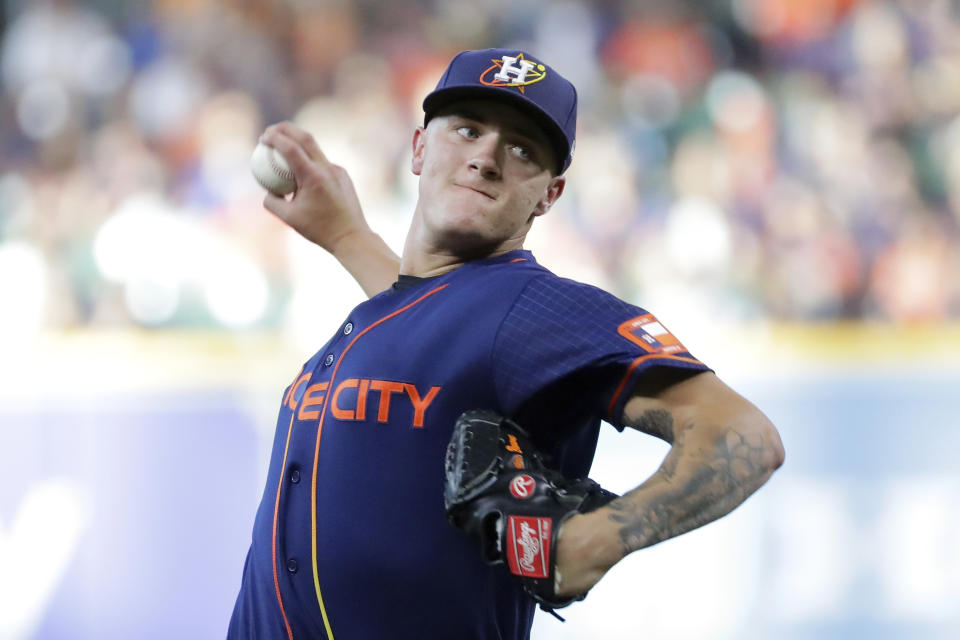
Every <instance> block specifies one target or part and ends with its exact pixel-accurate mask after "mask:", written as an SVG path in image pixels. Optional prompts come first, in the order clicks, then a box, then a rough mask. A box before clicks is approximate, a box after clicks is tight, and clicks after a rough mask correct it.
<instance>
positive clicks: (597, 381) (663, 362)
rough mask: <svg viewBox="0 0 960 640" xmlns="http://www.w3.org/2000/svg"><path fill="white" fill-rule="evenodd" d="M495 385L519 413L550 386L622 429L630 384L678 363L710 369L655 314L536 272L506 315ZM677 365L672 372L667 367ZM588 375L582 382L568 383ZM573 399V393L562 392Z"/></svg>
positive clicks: (496, 357)
mask: <svg viewBox="0 0 960 640" xmlns="http://www.w3.org/2000/svg"><path fill="white" fill-rule="evenodd" d="M492 362H493V369H494V384H495V386H496V391H497V394H498V397H499V399H500V402H501V404H502V406H503V408H504V410H505V411H507V412H508V413H509V414H511V415H512V414H515V413H516V412H518V411H519V410H520V409H521V408H522V407H523V405H524V404H525V403H526V402H527V401H528V400H530V399H531V398H533V397H534V396H539V397H541V398H542V395H543V394H544V393H549V392H550V389H563V393H564V395H565V396H569V394H570V393H571V388H573V389H574V391H573V393H577V392H578V390H582V393H583V394H584V395H585V397H582V398H581V397H577V398H576V402H577V403H582V402H588V403H590V405H591V406H590V407H589V408H590V410H591V411H595V412H596V413H597V415H598V416H600V417H602V418H603V419H605V420H606V421H608V422H610V423H611V424H613V425H614V426H615V427H617V428H618V429H623V426H624V425H623V423H622V419H621V418H622V414H623V407H624V404H625V403H626V401H627V399H628V397H629V395H630V390H631V389H633V388H634V387H635V386H636V384H637V383H638V382H640V381H641V380H650V381H654V380H656V379H657V377H658V376H663V375H665V374H674V373H675V370H676V369H677V368H680V369H687V370H694V371H708V370H709V368H708V367H707V366H706V365H705V364H703V363H702V362H700V361H699V360H697V359H696V358H695V357H693V356H692V355H691V354H690V353H689V352H688V351H687V349H686V347H684V346H683V344H681V343H680V341H679V340H678V339H677V338H676V337H675V336H674V335H673V334H672V333H670V332H669V331H668V330H667V329H666V327H664V326H663V324H662V323H660V322H659V321H658V320H657V319H656V317H654V315H653V314H651V313H649V312H647V311H645V310H644V309H641V308H640V307H636V306H634V305H631V304H629V303H627V302H624V301H623V300H620V299H619V298H617V297H616V296H613V295H611V294H610V293H607V292H606V291H603V290H602V289H598V288H597V287H593V286H591V285H586V284H582V283H579V282H575V281H572V280H567V279H564V278H558V277H556V276H553V275H544V276H540V277H537V278H534V279H532V280H531V281H530V282H529V283H528V284H527V286H526V287H525V288H524V289H523V290H522V291H521V293H520V294H519V296H518V297H517V299H516V301H515V302H514V304H513V306H512V307H511V309H510V310H509V311H508V313H507V315H506V316H505V317H504V319H503V322H502V324H501V326H500V329H499V331H498V333H497V337H496V339H495V341H494V345H493V354H492ZM671 369H673V370H674V371H670V370H671ZM571 380H574V381H588V382H587V383H585V384H579V382H578V383H576V384H574V385H571V384H564V383H565V382H569V381H571ZM557 400H558V402H560V403H566V402H570V400H571V398H569V397H563V398H558V399H557Z"/></svg>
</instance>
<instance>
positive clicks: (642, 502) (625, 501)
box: [606, 424, 779, 555]
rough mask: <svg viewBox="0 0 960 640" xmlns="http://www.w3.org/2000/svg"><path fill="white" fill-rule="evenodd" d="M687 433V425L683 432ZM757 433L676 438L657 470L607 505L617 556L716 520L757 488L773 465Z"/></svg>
mask: <svg viewBox="0 0 960 640" xmlns="http://www.w3.org/2000/svg"><path fill="white" fill-rule="evenodd" d="M690 429H693V425H692V424H690V425H688V426H687V427H685V430H690ZM773 444H774V443H770V442H765V441H764V436H763V434H762V433H759V432H756V431H753V430H750V429H745V428H738V427H736V426H731V427H728V428H726V429H724V430H722V431H721V432H720V434H719V436H718V437H716V439H715V441H714V442H713V443H701V442H700V441H699V440H697V439H685V438H683V436H682V434H681V435H680V436H679V437H678V438H677V440H676V442H675V444H674V446H673V448H672V449H671V450H670V453H669V454H668V455H667V457H666V458H665V459H664V461H663V464H662V465H661V467H660V469H658V470H657V472H656V473H655V474H654V475H653V476H652V477H651V478H650V479H649V480H647V482H645V483H643V484H642V485H640V486H639V487H637V488H636V489H634V490H633V491H630V492H629V493H627V494H626V495H624V496H623V497H621V498H619V499H617V500H614V501H613V502H611V503H610V504H609V505H607V508H606V511H607V517H608V518H609V520H610V521H611V522H613V523H616V524H617V525H619V528H618V537H619V542H620V549H621V553H622V554H623V555H627V554H629V553H631V552H633V551H636V550H637V549H643V548H644V547H649V546H651V545H654V544H656V543H658V542H661V541H663V540H666V539H668V538H673V537H676V536H679V535H681V534H684V533H686V532H688V531H691V530H693V529H696V528H698V527H701V526H703V525H705V524H707V523H708V522H712V521H713V520H716V519H717V518H720V517H722V516H724V515H726V514H727V513H729V512H730V511H732V510H733V509H734V508H736V507H737V506H738V505H740V504H741V503H742V502H743V501H744V500H746V499H747V498H748V497H749V496H750V494H752V493H753V492H754V491H756V490H757V489H758V488H760V486H761V485H763V483H764V482H766V481H767V479H768V478H769V477H770V475H771V474H772V473H773V471H774V470H775V469H776V467H777V465H778V464H779V463H778V462H777V460H776V459H775V457H776V456H775V453H774V452H773V450H774V449H775V448H776V447H774V446H773Z"/></svg>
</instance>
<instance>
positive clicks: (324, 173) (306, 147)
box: [260, 122, 368, 252]
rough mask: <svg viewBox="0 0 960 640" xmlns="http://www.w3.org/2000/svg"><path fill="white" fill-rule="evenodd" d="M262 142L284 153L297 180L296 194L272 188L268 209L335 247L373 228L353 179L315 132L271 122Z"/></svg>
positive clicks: (301, 231)
mask: <svg viewBox="0 0 960 640" xmlns="http://www.w3.org/2000/svg"><path fill="white" fill-rule="evenodd" d="M260 142H261V143H263V144H265V145H268V146H270V147H273V148H274V149H276V151H277V152H278V153H280V154H281V155H282V156H283V158H284V159H285V160H286V162H287V164H288V165H289V167H290V169H291V170H292V172H293V175H294V178H295V180H296V185H297V186H296V191H295V192H294V193H293V197H292V198H290V199H287V198H284V197H281V196H277V195H274V194H272V193H267V195H266V197H265V198H264V200H263V206H264V207H265V208H266V209H267V210H268V211H270V212H271V213H273V214H274V215H276V216H277V217H278V218H280V219H281V220H283V221H284V222H286V223H287V224H288V225H290V227H292V228H293V229H294V230H295V231H296V232H297V233H299V234H300V235H302V236H303V237H304V238H306V239H307V240H309V241H311V242H313V243H315V244H318V245H320V246H321V247H323V248H324V249H326V250H328V251H331V252H333V250H334V247H335V246H336V245H337V243H338V242H339V241H340V240H341V239H343V238H344V237H346V236H348V235H350V234H351V233H354V232H357V231H365V230H367V229H368V226H367V223H366V220H364V217H363V211H362V209H361V207H360V201H359V199H358V198H357V192H356V189H355V188H354V186H353V181H352V180H351V179H350V176H349V175H348V174H347V172H346V170H344V169H343V167H339V166H337V165H334V164H331V163H330V161H329V160H327V157H326V156H325V155H324V153H323V151H321V149H320V147H319V145H318V144H317V142H316V140H315V139H314V137H313V136H312V135H310V134H309V133H307V132H306V131H304V130H303V129H301V128H300V127H298V126H297V125H295V124H293V123H291V122H281V123H279V124H275V125H272V126H270V127H267V129H266V131H265V132H264V134H263V135H262V136H261V137H260Z"/></svg>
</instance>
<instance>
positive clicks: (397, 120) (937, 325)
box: [0, 0, 960, 640]
mask: <svg viewBox="0 0 960 640" xmlns="http://www.w3.org/2000/svg"><path fill="white" fill-rule="evenodd" d="M0 11H2V16H0V26H2V34H3V35H2V42H0V81H2V89H3V94H2V100H0V144H2V156H0V309H2V311H0V638H3V639H17V640H22V639H38V640H39V639H60V638H69V639H74V638H78V639H81V638H82V639H87V638H89V639H97V640H111V639H130V638H137V639H141V638H173V637H176V638H219V637H223V635H224V633H225V629H226V623H227V620H228V619H229V615H230V611H231V608H232V605H233V599H234V597H235V594H236V590H237V588H238V585H239V578H240V571H241V568H242V563H243V558H244V553H245V550H246V546H247V544H248V541H249V533H250V529H251V526H252V522H253V515H254V510H255V506H256V503H257V501H258V499H259V496H260V492H261V491H262V486H263V480H264V477H265V472H266V462H267V460H266V456H267V454H268V450H269V441H270V438H271V435H272V432H273V422H274V415H275V411H276V406H277V401H278V400H279V397H280V394H281V393H282V391H283V389H284V387H285V386H286V385H287V383H288V382H289V378H291V377H292V376H293V374H294V373H295V372H296V371H297V370H298V368H299V365H300V364H301V363H302V362H303V361H305V360H306V359H307V358H309V356H310V355H311V353H312V351H313V349H315V348H317V347H318V346H319V345H321V344H323V343H324V342H325V341H326V339H327V337H328V334H329V333H331V332H332V331H333V330H334V329H335V328H336V327H337V326H338V325H339V323H340V321H341V319H342V318H343V317H344V316H345V315H346V314H347V313H348V312H349V310H350V309H351V308H352V307H353V306H354V305H355V304H357V303H358V302H360V301H361V300H362V298H363V296H362V293H361V291H360V289H359V287H357V286H356V285H354V284H353V283H352V282H350V281H349V279H348V278H347V277H346V276H345V275H344V274H342V273H341V272H340V269H339V267H338V265H337V264H336V263H335V261H333V260H332V259H330V258H328V257H327V256H325V255H323V254H322V252H321V251H320V250H319V249H316V248H314V247H312V246H310V245H308V244H307V243H306V242H304V241H302V240H301V239H299V238H298V237H296V235H295V234H293V233H292V232H291V231H290V230H288V229H286V228H285V227H284V226H283V225H282V224H281V223H279V222H278V221H276V220H275V219H273V218H272V216H270V215H269V214H268V213H266V212H265V211H264V210H263V209H262V207H261V199H262V192H261V190H260V189H259V187H257V185H256V184H255V182H254V181H253V179H252V177H251V176H250V172H249V169H248V165H247V162H248V159H249V155H250V152H251V151H252V149H253V146H254V143H255V141H256V138H257V137H258V135H259V134H260V132H261V131H262V129H263V128H264V127H265V126H266V125H267V124H269V123H272V122H276V121H278V120H282V119H293V120H295V121H297V122H298V123H300V124H301V125H303V126H305V127H306V128H307V129H308V130H310V131H311V132H312V133H313V134H314V135H315V136H316V138H317V139H318V140H319V142H320V144H321V145H322V147H323V148H324V149H325V151H326V153H327V155H328V156H329V157H330V158H331V159H332V160H333V161H335V162H337V163H339V164H342V165H343V166H345V167H346V168H347V169H348V170H349V171H350V173H351V175H352V176H353V179H354V181H355V183H356V185H357V188H358V191H359V194H360V199H361V202H362V203H363V205H364V208H365V211H366V213H367V216H368V218H369V220H370V222H371V225H372V226H373V227H374V228H375V229H377V230H378V231H380V232H381V234H382V235H383V236H384V238H385V239H386V240H387V242H388V244H390V245H391V246H392V247H394V249H395V250H397V251H399V250H400V248H401V246H402V243H403V237H404V232H405V229H406V225H407V224H408V222H409V216H410V214H411V212H412V209H413V203H414V199H415V191H416V182H415V179H414V177H413V176H411V175H410V173H409V165H408V161H409V160H408V156H409V145H410V139H411V133H412V130H413V127H414V126H415V125H416V124H417V123H418V121H419V119H420V110H419V101H420V99H422V96H423V95H425V93H426V92H427V90H428V89H429V88H430V87H431V86H432V84H433V83H434V82H435V80H436V78H437V77H438V76H439V73H440V72H441V71H442V69H443V67H444V65H445V64H446V62H447V60H448V59H449V57H450V56H451V55H452V54H453V53H454V52H455V51H457V50H460V49H464V48H482V47H487V46H510V47H513V46H515V47H520V48H524V49H529V50H530V51H532V52H535V53H536V54H537V55H539V56H541V57H543V58H545V59H546V60H548V61H549V62H550V63H551V64H552V65H553V66H555V67H556V68H557V69H558V70H560V71H561V72H563V73H564V74H565V75H566V76H568V77H569V78H570V79H571V80H573V81H574V83H575V84H576V85H577V86H578V88H579V89H580V99H581V120H580V130H579V139H578V148H577V158H576V160H575V162H574V163H573V165H572V167H571V170H570V172H569V176H570V182H569V185H568V188H567V192H566V194H565V195H564V197H563V198H562V199H561V201H560V203H559V205H558V206H557V207H556V208H555V210H554V211H553V212H551V214H550V215H549V216H548V217H547V218H545V219H543V220H542V221H540V222H539V223H538V225H535V228H534V232H533V233H532V234H531V237H530V243H529V247H530V248H531V249H533V250H534V252H535V253H536V254H537V256H538V258H539V259H540V260H541V261H542V262H544V263H545V264H547V265H548V266H551V267H553V268H554V269H555V270H556V271H557V272H559V273H561V274H563V275H568V276H571V277H575V278H578V279H581V280H584V281H587V282H591V283H593V284H597V285H599V286H602V287H604V288H607V289H609V290H611V291H613V292H615V293H617V294H618V295H620V296H621V297H623V298H625V299H627V300H630V301H631V302H634V303H636V304H639V305H641V306H643V307H646V308H648V309H650V310H652V311H654V312H655V313H657V315H658V316H659V317H660V319H661V320H663V321H664V323H665V324H667V326H669V327H671V329H672V330H673V332H674V333H676V334H677V335H679V336H681V338H682V339H683V340H684V342H685V344H687V346H688V347H690V348H691V350H692V351H693V352H694V353H695V354H697V355H698V356H700V357H701V358H702V359H703V360H705V361H706V362H708V363H710V364H711V365H712V366H713V367H714V368H715V369H716V370H717V372H718V373H719V375H720V376H721V377H722V378H724V379H725V380H727V381H728V382H730V383H731V384H733V385H734V386H735V387H736V388H738V389H739V390H741V391H742V392H743V393H744V394H745V395H747V396H748V397H750V398H751V399H752V400H753V401H755V402H756V403H757V404H758V405H759V406H760V407H761V408H763V409H764V410H765V411H766V412H767V413H768V415H770V417H771V418H772V419H773V421H774V422H775V423H776V424H777V425H778V426H779V427H780V429H781V431H782V434H783V438H784V442H785V445H786V449H787V463H786V466H785V467H784V468H783V469H782V470H781V471H780V472H779V473H778V474H777V476H775V477H774V479H773V480H772V481H771V483H770V484H769V486H768V487H767V488H766V489H764V490H763V491H761V493H760V494H758V495H757V496H756V497H754V498H752V499H751V500H750V501H748V503H747V504H746V505H744V506H743V507H742V508H741V509H740V510H738V511H737V512H735V513H734V515H732V516H731V517H728V518H725V519H723V520H721V521H720V522H718V523H716V524H714V525H711V526H710V527H707V528H705V529H702V530H699V531H697V532H694V533H691V534H689V535H687V536H684V537H682V538H679V539H677V540H673V541H669V542H667V543H664V544H662V545H660V546H658V547H655V548H653V549H650V550H646V551H643V552H641V553H637V554H634V555H633V556H631V557H630V558H629V559H628V560H626V561H625V562H623V563H621V565H618V567H616V568H615V569H614V571H613V572H612V573H611V574H610V575H609V576H608V578H607V579H606V580H605V581H604V582H602V583H601V584H600V585H599V586H598V588H597V589H596V590H595V591H594V592H593V593H592V594H591V595H590V597H589V598H588V599H587V600H586V601H585V602H584V603H581V604H579V605H577V606H575V607H573V608H571V609H569V610H568V613H569V615H568V618H569V620H568V622H567V623H566V624H560V623H559V622H557V621H554V620H553V619H551V618H549V617H548V616H543V617H541V618H539V619H538V621H537V622H536V624H535V627H534V633H533V637H534V638H535V639H542V638H570V639H573V638H577V639H586V638H591V639H592V638H624V639H626V638H645V639H649V640H658V639H711V640H712V639H727V638H729V639H737V640H740V639H748V640H749V639H768V638H787V639H817V640H820V639H837V640H840V639H844V640H846V639H850V638H880V639H894V638H897V639H899V638H909V639H911V640H912V639H917V638H924V639H927V638H931V639H947V638H957V637H960V471H958V469H960V463H958V460H960V456H958V453H957V452H958V451H960V435H958V433H960V430H958V428H957V427H958V426H960V425H958V420H957V415H958V413H960V411H958V409H960V401H958V399H957V396H958V389H960V325H958V322H957V321H958V318H960V117H958V116H960V9H958V6H957V4H956V3H954V2H949V1H947V0H902V1H900V2H892V1H888V2H883V1H867V0H863V1H858V0H724V1H720V0H718V1H705V2H675V1H659V2H656V1H652V0H651V1H648V2H629V1H626V0H597V1H594V2H586V1H582V0H581V1H578V0H562V1H557V2H548V1H546V0H509V1H507V0H486V1H484V2H479V3H474V2H470V1H467V0H450V1H440V0H436V1H434V2H429V1H426V0H421V1H413V0H402V1H392V2H378V1H375V0H361V1H354V2H347V1H334V0H328V1H308V0H286V1H279V0H275V1H266V2H253V1H249V0H247V1H244V0H233V1H229V0H220V1H217V2H200V1H197V0H166V1H160V0H158V1H156V2H152V3H148V2H121V1H118V0H101V1H92V2H71V1H67V0H58V1H53V2H48V1H33V2H26V1H25V0H20V1H18V0H4V1H3V2H0ZM651 440H652V439H649V438H644V437H642V436H640V435H639V434H623V435H618V434H616V433H614V432H613V430H612V429H609V430H607V432H606V433H604V436H603V438H602V440H601V446H600V451H599V453H598V459H597V464H596V465H595V476H596V477H597V478H598V479H600V480H601V481H603V482H605V483H606V484H609V485H610V486H611V488H614V489H617V490H621V491H623V490H626V489H629V488H630V487H632V486H634V485H635V484H637V483H638V482H639V481H640V480H641V479H642V477H644V476H645V475H646V474H647V473H650V472H652V471H653V470H654V469H655V468H656V466H657V464H658V462H659V460H660V458H661V457H662V456H663V454H664V452H665V449H664V447H663V446H662V445H660V444H659V443H657V442H652V441H651ZM358 463H360V462H358ZM385 543H386V541H385ZM334 625H335V621H334ZM427 635H428V634H427Z"/></svg>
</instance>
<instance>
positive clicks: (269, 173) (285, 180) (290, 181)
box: [250, 142, 297, 196]
mask: <svg viewBox="0 0 960 640" xmlns="http://www.w3.org/2000/svg"><path fill="white" fill-rule="evenodd" d="M250 169H252V170H253V177H254V178H256V179H257V182H259V183H260V186H261V187H263V188H264V189H266V190H267V191H269V192H270V193H272V194H274V195H278V196H285V195H287V194H288V193H293V192H294V191H296V190H297V180H296V178H294V177H293V171H291V170H290V165H288V164H287V161H286V160H285V159H284V158H283V155H281V154H280V152H279V151H277V150H276V149H274V148H273V147H268V146H267V145H265V144H263V143H262V142H258V143H257V146H256V148H254V150H253V155H252V156H250Z"/></svg>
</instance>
